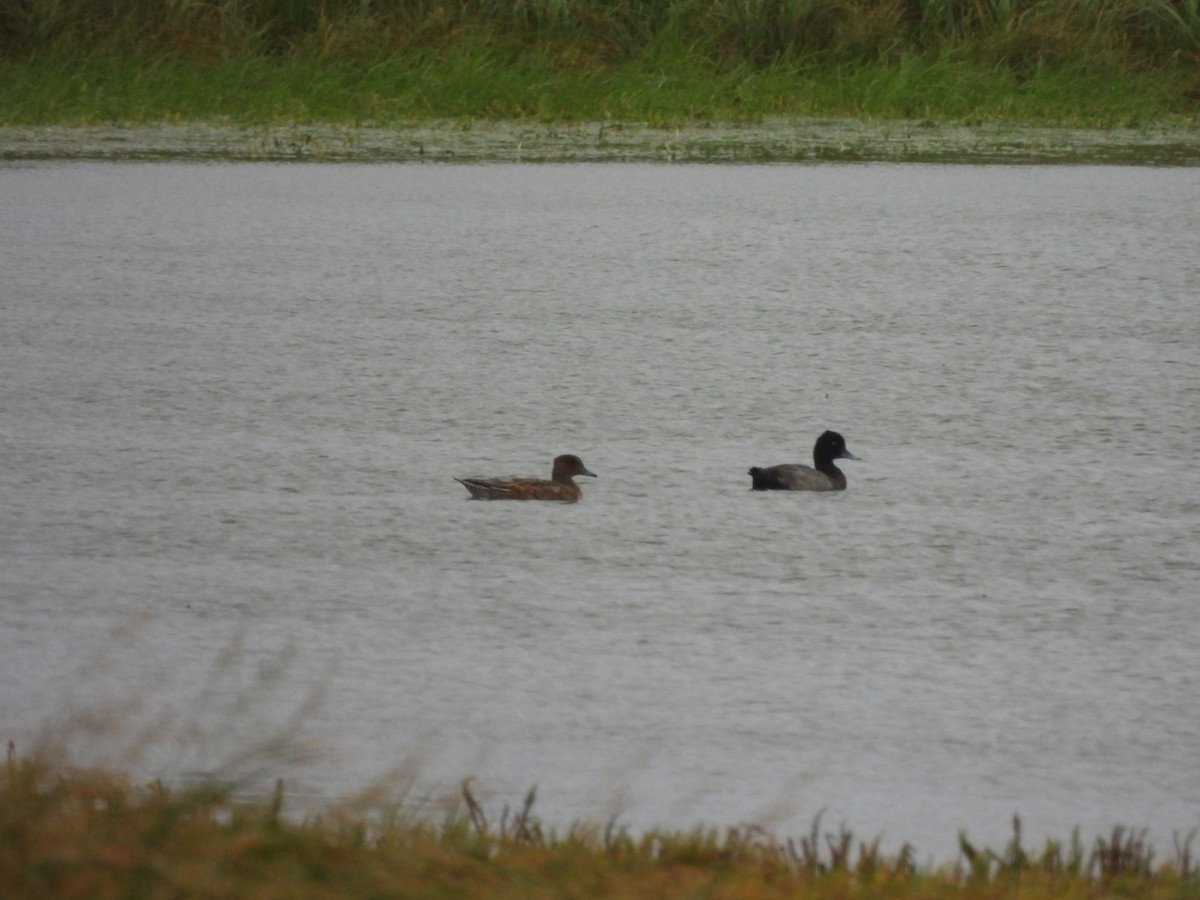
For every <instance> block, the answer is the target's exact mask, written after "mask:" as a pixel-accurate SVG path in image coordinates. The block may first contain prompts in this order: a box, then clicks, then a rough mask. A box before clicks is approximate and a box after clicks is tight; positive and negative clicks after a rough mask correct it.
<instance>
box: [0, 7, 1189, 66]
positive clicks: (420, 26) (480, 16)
mask: <svg viewBox="0 0 1200 900" xmlns="http://www.w3.org/2000/svg"><path fill="white" fill-rule="evenodd" d="M467 37H473V38H474V39H480V38H481V37H482V38H483V39H485V40H487V41H488V42H491V43H493V44H495V45H497V46H504V45H508V46H520V47H524V48H531V47H538V48H542V49H544V50H546V51H547V52H550V53H551V54H552V55H555V56H556V57H559V58H560V59H561V60H562V61H563V62H564V63H565V64H574V65H582V66H596V65H603V64H606V63H613V62H619V61H629V60H632V59H637V58H642V57H645V56H646V55H647V54H650V55H653V54H654V53H655V52H656V51H658V50H659V49H661V48H662V47H663V46H668V47H673V48H679V47H682V48H687V51H688V52H690V53H696V54H699V55H700V56H702V57H703V58H705V59H707V60H709V61H710V62H713V63H724V64H727V65H745V64H752V65H757V66H767V65H774V64H777V63H780V62H790V63H798V62H805V61H812V60H814V59H821V60H826V61H829V60H840V61H846V60H865V59H872V60H874V59H881V58H885V59H895V58H899V57H900V56H903V55H904V54H907V53H914V52H933V53H939V54H940V53H947V52H951V53H969V54H978V53H983V54H985V55H986V56H988V57H989V58H992V59H994V60H996V61H1001V62H1003V61H1008V60H1018V61H1020V62H1021V63H1022V64H1025V65H1028V64H1030V61H1031V60H1033V61H1042V62H1045V63H1049V64H1053V63H1055V62H1057V61H1060V60H1063V59H1066V58H1083V57H1084V56H1090V55H1094V54H1095V53H1096V52H1103V53H1107V54H1113V55H1114V56H1115V57H1118V58H1120V59H1122V60H1124V61H1125V62H1127V63H1130V64H1139V65H1154V64H1163V63H1166V62H1169V61H1172V60H1181V59H1191V60H1193V61H1194V60H1195V59H1196V57H1197V54H1200V0H516V2H510V0H204V2H201V0H177V2H172V3H163V2H160V0H9V2H6V3H4V4H2V5H0V52H3V53H5V54H29V53H38V52H44V51H45V50H47V49H50V48H52V47H67V46H69V47H71V48H72V49H79V48H80V47H81V46H106V47H109V48H114V49H122V50H125V51H130V50H139V51H155V52H163V51H171V52H178V53H185V54H195V55H220V56H225V57H228V56H241V55H245V54H262V53H266V54H284V53H296V52H302V53H317V54H334V55H346V54H350V55H361V54H363V53H370V54H377V53H379V52H382V51H392V52H395V51H401V50H411V49H416V48H429V47H440V48H444V47H446V46H447V45H448V44H452V43H454V42H456V41H459V40H462V39H464V38H467Z"/></svg>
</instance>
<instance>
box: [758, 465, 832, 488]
mask: <svg viewBox="0 0 1200 900" xmlns="http://www.w3.org/2000/svg"><path fill="white" fill-rule="evenodd" d="M834 471H835V472H837V476H832V475H826V474H825V473H824V472H820V471H818V470H816V469H814V468H813V467H812V466H804V465H800V464H799V463H785V464H784V465H780V466H766V467H765V468H759V467H757V466H755V467H754V468H752V469H750V478H751V479H752V480H753V484H752V485H751V488H752V490H756V491H844V490H845V489H846V476H845V475H843V474H842V473H841V471H840V470H838V469H836V468H835V469H834Z"/></svg>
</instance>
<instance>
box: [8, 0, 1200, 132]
mask: <svg viewBox="0 0 1200 900" xmlns="http://www.w3.org/2000/svg"><path fill="white" fill-rule="evenodd" d="M794 116H849V117H869V118H919V119H924V118H932V119H935V120H943V121H944V120H952V121H966V122H982V121H1017V122H1029V123H1033V124H1050V125H1085V126H1100V127H1109V126H1113V125H1128V124H1140V123H1144V122H1151V121H1158V122H1174V123H1183V124H1195V123H1196V121H1197V120H1198V118H1200V0H516V2H512V0H503V2H502V0H174V2H170V3H164V2H160V0H7V2H5V3H0V124H39V123H57V124H73V123H105V122H151V121H179V120H192V121H195V120H212V119H229V120H233V121H239V122H245V123H253V124H266V125H269V124H274V123H279V122H288V123H305V122H311V121H323V122H332V123H339V124H340V123H349V124H357V123H372V124H388V123H394V122H411V121H417V120H426V119H437V118H454V119H472V118H487V119H503V118H509V119H521V118H535V119H538V120H540V121H612V120H630V121H643V122H649V123H651V124H666V123H671V122H678V121H681V120H696V119H720V120H733V121H737V120H749V121H754V120H757V119H761V118H763V117H794Z"/></svg>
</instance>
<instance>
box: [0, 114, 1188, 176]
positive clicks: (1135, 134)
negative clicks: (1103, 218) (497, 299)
mask: <svg viewBox="0 0 1200 900" xmlns="http://www.w3.org/2000/svg"><path fill="white" fill-rule="evenodd" d="M0 160H5V161H34V160H58V161H65V160H94V161H101V160H108V161H125V160H129V161H133V160H143V161H145V160H180V161H230V162H252V161H259V162H265V161H272V162H285V161H306V162H316V161H321V162H393V163H395V162H409V163H411V162H439V163H518V162H530V163H548V162H561V163H580V162H641V163H650V162H658V163H672V162H675V163H805V162H809V163H811V162H844V163H849V162H907V163H960V164H1012V165H1016V164H1027V165H1028V164H1039V165H1046V164H1073V165H1148V166H1197V165H1200V126H1198V127H1181V126H1170V125H1148V126H1145V127H1139V128H1117V129H1087V128H1055V127H1039V126H1026V125H1016V124H1006V123H983V124H979V125H962V124H939V123H936V122H933V121H930V120H886V121H864V120H856V119H830V118H820V119H817V118H806V119H771V120H765V121H761V122H754V123H730V122H689V123H686V124H680V125H671V126H651V125H647V124H645V123H639V122H583V123H562V124H544V123H539V122H526V121H517V120H496V121H481V120H462V121H459V120H448V119H443V120H433V121H428V122H419V123H412V124H409V125H398V126H376V125H364V126H344V125H336V124H327V123H315V124H307V125H296V124H292V125H272V126H261V125H259V126H254V125H249V126H245V125H235V124H230V123H221V122H216V123H211V122H192V123H183V124H151V125H145V124H136V125H132V124H131V125H120V124H116V125H81V126H71V125H38V126H12V125H5V126H0Z"/></svg>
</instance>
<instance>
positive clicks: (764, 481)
mask: <svg viewBox="0 0 1200 900" xmlns="http://www.w3.org/2000/svg"><path fill="white" fill-rule="evenodd" d="M835 459H855V460H856V459H858V457H857V456H855V455H854V454H853V453H851V452H850V451H849V450H847V449H846V439H845V438H844V437H842V436H841V435H840V434H838V433H837V432H836V431H826V432H825V433H824V434H822V435H821V436H820V437H819V438H817V443H816V444H815V445H813V463H814V464H815V466H816V468H813V467H811V466H802V465H800V464H799V463H785V464H784V465H780V466H768V467H766V468H762V469H760V468H759V467H758V466H755V467H753V468H751V469H750V471H749V475H750V477H751V478H752V479H753V481H754V483H753V485H751V489H752V490H755V491H844V490H845V489H846V476H845V474H844V473H843V472H842V470H841V469H839V468H838V467H837V466H835V465H834V464H833V461H834V460H835Z"/></svg>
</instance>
